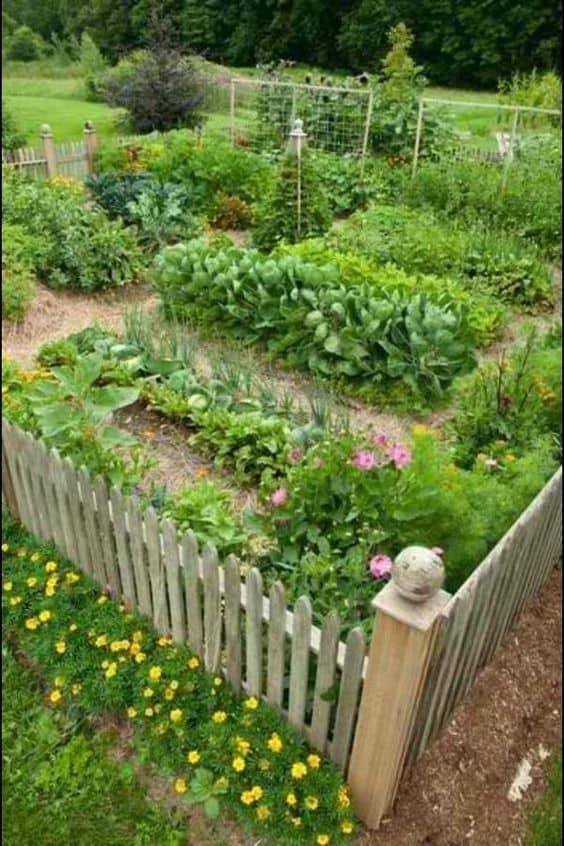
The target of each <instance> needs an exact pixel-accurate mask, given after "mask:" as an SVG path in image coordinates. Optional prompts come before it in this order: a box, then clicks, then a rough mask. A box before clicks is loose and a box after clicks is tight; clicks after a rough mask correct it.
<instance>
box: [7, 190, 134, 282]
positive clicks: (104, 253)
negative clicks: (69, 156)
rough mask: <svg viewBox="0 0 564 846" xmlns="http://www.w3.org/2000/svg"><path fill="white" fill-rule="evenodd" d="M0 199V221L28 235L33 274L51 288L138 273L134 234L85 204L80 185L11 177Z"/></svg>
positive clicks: (124, 278) (131, 276)
mask: <svg viewBox="0 0 564 846" xmlns="http://www.w3.org/2000/svg"><path fill="white" fill-rule="evenodd" d="M2 203H3V209H2V214H3V220H4V221H5V222H7V223H9V224H17V225H19V226H20V227H22V228H23V229H24V230H25V232H26V234H27V235H29V236H31V239H32V242H33V244H34V250H35V259H34V261H35V269H36V272H37V275H38V276H39V277H40V278H41V279H42V280H43V281H45V282H46V284H47V285H49V286H50V287H53V288H59V287H71V288H83V289H86V290H96V289H98V288H106V287H113V286H117V285H123V284H125V283H127V282H131V281H134V280H135V279H136V278H137V276H138V274H139V273H140V270H141V254H140V252H139V248H138V246H137V244H136V240H135V235H134V233H133V232H132V231H131V230H130V229H126V228H125V227H124V226H123V224H122V223H121V222H120V221H112V220H108V218H107V216H106V215H105V213H104V212H103V211H102V210H96V209H88V208H86V207H85V205H84V196H83V193H82V189H81V188H80V186H78V187H77V186H76V184H72V183H71V184H70V185H69V184H67V183H66V181H65V180H64V179H63V180H62V181H61V180H57V178H55V180H53V181H45V182H41V181H32V180H28V179H26V178H25V177H19V176H17V175H16V176H10V177H9V178H6V179H5V180H4V182H3V185H2Z"/></svg>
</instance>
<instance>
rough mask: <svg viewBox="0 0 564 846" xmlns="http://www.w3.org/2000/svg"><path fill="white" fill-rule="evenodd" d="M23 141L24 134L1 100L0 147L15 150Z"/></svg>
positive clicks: (24, 139) (21, 145) (22, 144)
mask: <svg viewBox="0 0 564 846" xmlns="http://www.w3.org/2000/svg"><path fill="white" fill-rule="evenodd" d="M25 142H26V138H25V135H24V134H23V133H22V132H20V131H19V130H18V127H17V124H16V121H15V119H14V115H13V114H12V112H11V111H10V109H8V108H7V106H6V104H5V102H4V101H3V100H2V149H3V150H17V149H18V147H23V146H24V144H25Z"/></svg>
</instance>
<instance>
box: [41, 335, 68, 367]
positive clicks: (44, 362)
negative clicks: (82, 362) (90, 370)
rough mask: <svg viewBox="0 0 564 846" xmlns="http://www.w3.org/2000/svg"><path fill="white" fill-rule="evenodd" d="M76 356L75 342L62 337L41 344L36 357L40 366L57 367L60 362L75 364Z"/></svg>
mask: <svg viewBox="0 0 564 846" xmlns="http://www.w3.org/2000/svg"><path fill="white" fill-rule="evenodd" d="M78 356H79V353H78V348H77V346H76V344H74V343H73V342H72V341H69V340H67V339H62V340H60V341H47V343H45V344H41V346H40V347H39V350H38V351H37V355H36V358H37V361H38V363H39V364H40V365H41V366H42V367H58V366H60V365H61V364H65V365H69V364H76V362H77V361H78Z"/></svg>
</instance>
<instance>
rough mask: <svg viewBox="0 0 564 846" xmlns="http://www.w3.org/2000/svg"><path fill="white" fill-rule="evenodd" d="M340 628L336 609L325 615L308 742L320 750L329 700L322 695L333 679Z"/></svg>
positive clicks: (323, 738)
mask: <svg viewBox="0 0 564 846" xmlns="http://www.w3.org/2000/svg"><path fill="white" fill-rule="evenodd" d="M340 630H341V623H340V620H339V615H338V614H337V612H336V611H331V612H330V613H329V614H328V615H327V616H326V617H325V620H324V621H323V626H322V627H321V647H320V649H319V658H318V660H317V675H316V679H315V693H314V699H313V716H312V720H311V734H310V742H311V744H312V746H315V748H316V749H319V751H320V752H325V745H326V742H327V735H328V734H329V719H330V717H331V700H330V699H327V698H324V697H326V696H327V695H328V694H330V693H331V688H332V687H333V683H334V681H335V671H336V661H337V645H338V643H339V633H340ZM308 652H309V650H308Z"/></svg>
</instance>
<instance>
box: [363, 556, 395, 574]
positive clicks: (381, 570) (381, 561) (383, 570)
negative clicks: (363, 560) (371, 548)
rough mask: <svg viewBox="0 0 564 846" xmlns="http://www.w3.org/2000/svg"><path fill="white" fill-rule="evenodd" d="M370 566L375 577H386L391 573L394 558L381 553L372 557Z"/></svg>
mask: <svg viewBox="0 0 564 846" xmlns="http://www.w3.org/2000/svg"><path fill="white" fill-rule="evenodd" d="M368 566H369V567H370V572H371V573H372V575H373V576H374V578H375V579H385V578H386V576H389V575H390V571H391V569H392V559H391V558H389V557H388V556H387V555H382V554H381V553H379V554H378V555H375V556H374V557H373V558H371V559H370V562H369V564H368Z"/></svg>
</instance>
